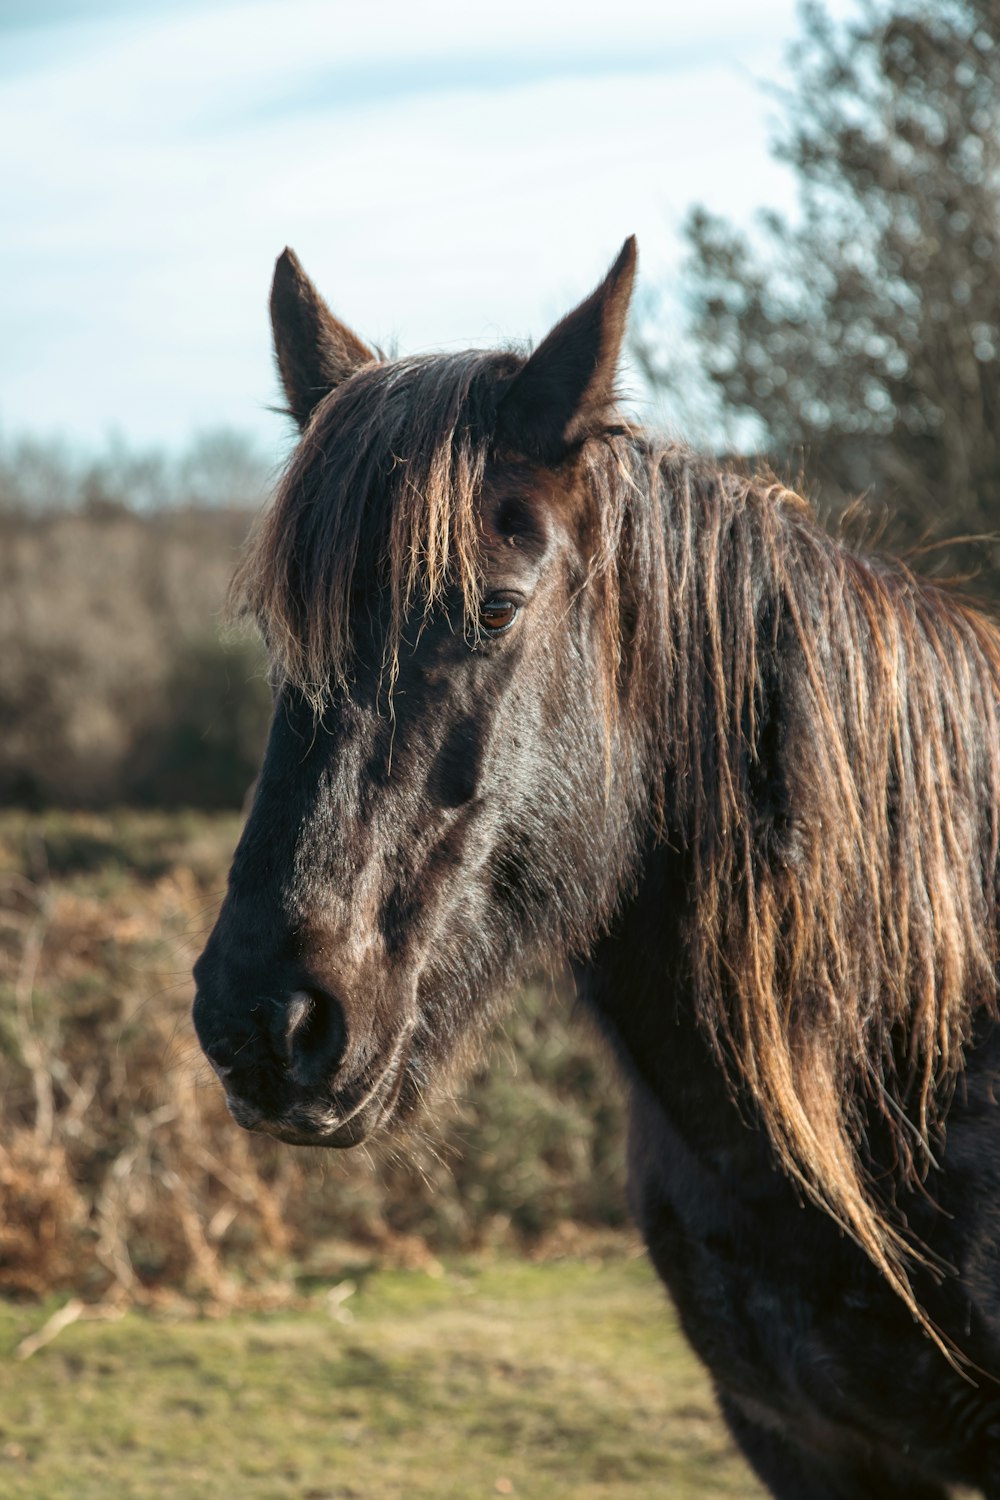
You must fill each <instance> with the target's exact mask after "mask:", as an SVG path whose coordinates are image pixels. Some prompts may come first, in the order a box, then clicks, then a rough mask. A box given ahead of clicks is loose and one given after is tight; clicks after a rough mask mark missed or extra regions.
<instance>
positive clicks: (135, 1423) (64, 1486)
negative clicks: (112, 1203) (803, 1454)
mask: <svg viewBox="0 0 1000 1500" xmlns="http://www.w3.org/2000/svg"><path fill="white" fill-rule="evenodd" d="M55 1306H56V1304H55V1303H49V1304H47V1305H46V1306H45V1307H39V1306H38V1305H34V1306H28V1305H20V1306H19V1305H17V1304H11V1303H7V1304H2V1305H0V1495H2V1496H4V1497H5V1500H22V1497H23V1500H29V1497H30V1500H70V1497H72V1500H98V1497H100V1500H106V1497H107V1496H108V1495H113V1496H115V1497H116V1500H146V1497H150V1500H152V1497H153V1496H155V1497H157V1500H191V1496H193V1495H198V1494H210V1493H222V1494H237V1495H239V1496H240V1497H241V1500H286V1497H288V1500H291V1497H295V1500H404V1497H405V1500H432V1497H433V1500H475V1497H477V1496H482V1497H484V1500H485V1497H490V1496H496V1495H512V1496H523V1497H531V1500H611V1497H621V1496H625V1495H628V1496H629V1497H631V1500H647V1497H648V1500H653V1497H654V1496H655V1497H657V1500H663V1497H664V1496H670V1497H671V1500H693V1497H694V1496H698V1497H700V1500H712V1497H720V1500H721V1497H724V1496H728V1497H737V1496H738V1497H742V1500H752V1497H759V1496H760V1495H761V1491H760V1490H759V1489H758V1488H757V1486H755V1484H754V1483H753V1481H752V1480H751V1478H750V1477H749V1475H748V1473H747V1470H746V1468H745V1466H744V1465H743V1464H742V1462H741V1461H740V1459H739V1458H738V1457H737V1455H736V1454H735V1452H734V1450H733V1448H732V1446H731V1444H730V1443H729V1441H728V1439H727V1436H726V1434H725V1431H724V1429H723V1428H722V1425H721V1423H720V1420H719V1418H718V1415H717V1412H716V1409H715V1404H714V1401H713V1398H712V1394H711V1389H710V1387H709V1384H708V1381H707V1379H706V1377H705V1375H704V1373H703V1372H702V1370H701V1369H700V1367H699V1366H698V1365H697V1363H696V1362H695V1360H694V1359H693V1357H692V1356H691V1354H690V1353H689V1351H688V1350H687V1348H686V1346H685V1345H684V1343H683V1341H682V1340H681V1338H680V1336H679V1334H678V1332H677V1327H676V1322H675V1320H674V1318H673V1316H672V1313H671V1312H670V1309H669V1307H668V1305H667V1303H666V1301H665V1298H664V1296H663V1293H662V1291H661V1289H660V1287H659V1286H658V1285H657V1283H656V1281H655V1278H654V1277H653V1274H652V1272H651V1271H650V1269H649V1267H648V1265H647V1264H646V1262H645V1261H644V1260H643V1259H642V1258H641V1256H639V1255H638V1254H623V1255H621V1256H619V1257H617V1258H612V1259H608V1258H607V1257H604V1258H602V1259H601V1260H600V1261H598V1260H596V1259H592V1260H589V1261H587V1260H583V1261H581V1260H570V1261H550V1262H547V1263H544V1264H531V1263H529V1262H525V1261H517V1260H512V1259H498V1260H492V1261H484V1260H482V1259H480V1260H478V1261H471V1260H470V1261H465V1262H456V1263H453V1264H449V1265H448V1266H447V1267H445V1268H440V1269H439V1268H435V1269H434V1270H433V1271H432V1272H428V1271H426V1270H424V1271H387V1270H377V1271H371V1272H362V1273H360V1274H358V1275H357V1276H356V1277H355V1278H353V1279H352V1278H345V1279H343V1280H341V1281H340V1282H339V1283H336V1284H334V1285H325V1286H317V1287H313V1288H311V1289H310V1290H309V1291H308V1292H307V1294H306V1295H305V1296H304V1297H303V1298H302V1299H300V1302H299V1305H297V1306H296V1307H295V1308H294V1309H292V1310H289V1309H287V1308H285V1309H283V1310H280V1311H277V1312H273V1313H261V1314H252V1313H246V1312H241V1313H236V1314H232V1313H231V1314H229V1315H227V1316H224V1317H217V1318H213V1317H192V1316H191V1315H190V1314H188V1315H186V1316H183V1317H171V1316H169V1315H165V1314H163V1313H160V1314H159V1315H156V1316H152V1315H150V1314H149V1313H139V1312H136V1311H132V1312H129V1313H127V1314H126V1315H125V1316H123V1317H122V1318H120V1319H119V1320H117V1321H113V1320H107V1321H98V1320H90V1319H86V1320H81V1321H78V1322H76V1323H75V1324H73V1325H72V1326H70V1327H68V1328H66V1329H64V1331H63V1332H61V1333H60V1334H59V1336H58V1337H57V1338H55V1339H54V1340H53V1341H52V1342H51V1343H49V1344H48V1345H46V1346H45V1347H43V1348H41V1349H39V1350H38V1351H37V1352H36V1353H34V1354H33V1355H32V1356H31V1357H30V1358H29V1359H27V1360H23V1359H22V1360H19V1359H17V1357H16V1351H17V1349H18V1346H19V1345H22V1344H23V1340H24V1339H25V1338H26V1337H27V1336H29V1335H30V1334H31V1333H32V1332H34V1331H37V1330H38V1329H39V1328H40V1327H41V1326H42V1325H43V1324H44V1323H45V1321H46V1318H47V1317H48V1316H49V1315H51V1313H52V1311H53V1309H54V1307H55Z"/></svg>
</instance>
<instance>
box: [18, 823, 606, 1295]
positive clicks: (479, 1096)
mask: <svg viewBox="0 0 1000 1500" xmlns="http://www.w3.org/2000/svg"><path fill="white" fill-rule="evenodd" d="M236 832H237V818H236V817H235V816H231V815H230V816H215V817H208V816H206V815H203V814H201V815H196V814H186V815H167V814H163V813H135V812H128V813H115V814H96V813H91V814H86V813H75V814H65V813H59V812H50V813H48V814H44V815H38V814H36V815H27V814H24V813H16V812H10V813H7V814H6V815H4V816H3V817H2V818H0V872H2V874H0V1098H2V1105H0V1109H2V1119H3V1127H2V1131H0V1290H2V1291H5V1292H7V1293H16V1294H28V1295H38V1294H41V1293H44V1292H47V1291H48V1290H49V1289H52V1288H59V1287H62V1288H72V1289H74V1290H75V1291H76V1292H78V1293H79V1294H82V1295H83V1296H84V1297H85V1298H88V1299H98V1300H99V1299H107V1298H108V1297H109V1296H110V1297H112V1298H115V1297H119V1298H123V1299H127V1300H132V1301H139V1302H144V1301H149V1300H150V1299H153V1300H156V1299H157V1298H159V1297H162V1295H164V1294H165V1293H169V1294H170V1295H173V1294H175V1293H182V1294H185V1295H188V1296H193V1297H197V1298H207V1299H209V1300H215V1301H218V1302H230V1301H236V1300H239V1299H241V1298H250V1299H252V1300H254V1299H259V1298H260V1297H262V1296H263V1297H264V1298H265V1299H266V1298H267V1297H269V1296H271V1295H277V1296H283V1295H285V1292H286V1291H287V1289H288V1287H289V1286H290V1285H291V1282H292V1280H293V1279H294V1276H295V1275H296V1274H297V1273H299V1274H301V1273H302V1272H307V1273H308V1272H313V1273H315V1274H329V1273H331V1272H336V1271H337V1269H338V1267H339V1266H340V1265H341V1264H342V1263H343V1262H344V1261H345V1259H346V1260H347V1261H352V1260H356V1259H357V1256H358V1254H359V1252H360V1253H362V1254H363V1255H365V1256H367V1257H369V1258H371V1257H374V1256H376V1255H377V1256H379V1257H381V1258H382V1259H386V1258H388V1259H389V1260H390V1261H402V1262H404V1263H408V1262H415V1263H421V1262H424V1261H426V1260H427V1259H428V1258H429V1257H431V1256H432V1255H436V1254H438V1253H440V1252H442V1251H446V1250H455V1249H460V1248H470V1247H474V1246H477V1245H482V1244H484V1243H489V1244H494V1245H498V1244H502V1245H508V1246H517V1247H519V1248H530V1249H534V1250H539V1249H542V1248H544V1247H545V1246H546V1245H548V1246H550V1247H551V1245H552V1244H553V1243H556V1244H561V1243H565V1242H567V1240H569V1241H572V1240H573V1239H574V1237H575V1236H578V1235H579V1234H581V1233H583V1232H584V1231H590V1232H593V1231H595V1230H601V1229H605V1230H606V1229H609V1228H614V1227H616V1226H619V1225H620V1224H621V1222H622V1218H623V1206H622V1200H621V1187H620V1183H621V1175H622V1174H621V1111H620V1105H619V1102H618V1095H617V1091H616V1088H615V1085H614V1084H613V1082H612V1081H611V1080H609V1079H608V1078H607V1077H605V1076H603V1075H602V1074H601V1073H600V1072H599V1071H598V1070H597V1065H596V1064H595V1062H594V1061H593V1059H592V1056H591V1053H590V1050H589V1048H588V1045H587V1039H586V1037H585V1036H584V1034H583V1033H582V1031H581V1029H580V1028H578V1027H574V1028H573V1029H572V1031H567V1029H566V1027H565V1019H566V1018H565V1016H564V1014H563V1012H562V1010H561V1008H559V1007H558V1006H556V1004H555V1002H553V1001H552V1000H551V999H550V998H549V997H547V996H545V995H542V994H541V993H538V994H529V995H528V996H527V997H525V1002H524V1004H523V1006H522V1007H521V1008H520V1010H519V1011H518V1012H517V1013H516V1015H515V1017H514V1019H513V1020H512V1021H511V1022H510V1024H509V1026H508V1029H507V1033H506V1040H505V1041H504V1042H501V1043H500V1045H499V1046H498V1047H497V1048H495V1049H494V1056H493V1059H492V1065H491V1066H490V1067H488V1068H486V1067H484V1068H483V1069H482V1070H481V1071H480V1073H479V1074H478V1075H477V1076H476V1077H474V1078H473V1079H472V1081H471V1082H470V1084H469V1086H468V1090H467V1094H466V1096H465V1097H464V1099H462V1100H461V1101H451V1103H450V1105H449V1106H448V1107H447V1108H446V1109H445V1110H444V1111H443V1113H442V1115H441V1117H440V1119H439V1121H438V1123H437V1124H436V1125H435V1126H434V1127H433V1131H432V1133H424V1134H420V1135H417V1136H415V1137H414V1138H413V1139H411V1140H409V1141H407V1142H406V1143H405V1145H404V1146H402V1147H400V1146H394V1147H389V1148H386V1149H383V1150H382V1151H381V1152H380V1153H379V1154H378V1160H377V1162H376V1161H375V1160H374V1158H373V1157H372V1156H371V1155H369V1154H366V1153H364V1152H361V1153H350V1154H347V1155H340V1154H336V1155H332V1154H330V1153H322V1152H319V1151H316V1152H312V1151H295V1150H290V1149H288V1148H287V1147H283V1146H278V1145H275V1144H273V1143H268V1142H267V1141H265V1140H263V1139H258V1138H254V1137H250V1136H248V1135H246V1134H244V1133H243V1132H241V1131H239V1130H237V1129H236V1128H235V1126H234V1125H233V1124H232V1122H231V1121H230V1119H229V1117H228V1115H227V1112H226V1110H225V1106H224V1104H223V1101H222V1096H221V1091H220V1090H219V1088H218V1086H217V1085H216V1084H215V1082H214V1080H213V1079H212V1077H211V1075H210V1073H209V1070H208V1069H207V1067H206V1066H205V1064H204V1063H203V1061H202V1060H201V1058H200V1054H199V1053H198V1051H197V1047H196V1044H195V1041H194V1037H193V1033H192V1031H191V1027H190V1022H189V1018H188V1013H189V1007H190V1003H191V998H192V995H191V981H190V977H189V976H190V967H191V963H192V961H193V959H194V957H195V956H196V954H197V952H198V949H199V947H200V944H201V942H202V940H203V936H204V934H205V932H206V931H207V928H208V926H209V925H210V923H211V921H212V918H213V915H214V911H215V907H216V904H217V902H218V900H219V897H220V895H221V890H222V885H223V882H224V873H225V866H226V860H227V858H228V854H229V851H230V849H231V847H232V844H233V841H234V839H235V836H236ZM426 1129H427V1131H431V1127H429V1126H428V1127H426Z"/></svg>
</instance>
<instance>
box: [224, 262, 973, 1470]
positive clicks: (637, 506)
mask: <svg viewBox="0 0 1000 1500" xmlns="http://www.w3.org/2000/svg"><path fill="white" fill-rule="evenodd" d="M633 268H634V246H631V245H626V247H625V249H624V251H623V253H622V255H621V256H620V257H619V260H618V262H617V263H616V265H615V266H614V267H613V268H612V271H611V273H610V275H609V276H608V278H607V279H606V281H605V282H604V283H603V284H602V285H601V286H600V287H599V288H598V289H597V291H596V292H595V293H594V294H593V296H592V297H590V298H589V299H587V301H586V302H585V303H583V304H581V306H580V308H578V309H577V310H576V311H575V312H574V313H572V314H570V315H569V317H568V318H566V319H564V320H563V322H562V323H561V324H560V325H558V326H557V328H556V329H554V330H553V332H552V333H551V334H550V335H549V338H548V339H547V340H546V341H545V342H544V343H543V344H542V345H541V346H540V347H539V349H538V350H536V351H535V353H534V354H533V355H532V356H531V357H530V358H528V359H527V360H525V359H524V358H523V357H521V356H518V355H515V354H510V353H501V354H497V355H479V354H469V355H459V356H455V355H453V356H441V357H436V358H427V359H423V360H410V361H405V360H404V361H397V362H395V363H388V364H387V363H383V362H380V361H378V360H376V358H375V356H374V355H372V354H371V352H370V351H369V350H367V349H366V347H365V346H364V345H363V344H362V343H361V341H360V340H358V339H357V338H356V336H355V335H353V334H351V333H350V332H349V331H348V330H346V329H345V328H344V327H343V325H341V324H339V323H338V322H337V320H336V319H334V318H333V316H332V314H330V313H329V311H328V310H327V309H326V307H325V305H324V304H323V303H322V302H321V300H320V299H319V297H318V295H317V294H316V292H315V290H314V289H313V287H312V285H311V283H309V282H308V280H307V279H306V278H305V277H304V275H303V273H302V272H301V270H300V268H299V267H298V265H297V262H295V261H294V258H292V257H290V256H289V255H288V254H287V253H286V256H285V257H283V258H282V260H281V261H279V265H278V270H277V272H276V277H275V286H274V292H273V296H272V315H273V319H274V326H275V340H276V349H277V354H278V362H279V367H280V370H281V374H282V378H283V381H284V384H285V388H286V391H287V394H288V400H289V407H290V410H291V411H292V413H293V414H294V415H295V416H296V418H297V420H298V421H299V424H300V426H301V427H302V428H303V433H304V436H303V442H302V443H301V444H300V447H299V449H298V451H297V453H296V455H295V457H294V458H293V461H292V464H291V466H290V468H289V471H288V474H287V475H286V477H285V480H284V481H283V484H282V486H281V488H280V490H279V493H278V496H277V499H276V502H275V504H274V506H273V508H272V510H271V511H270V513H269V514H268V516H267V517H266V518H265V521H264V524H263V529H262V531H261V532H260V534H259V535H258V537H257V539H256V540H255V541H254V542H253V543H252V545H251V548H250V551H249V553H248V556H247V560H246V562H245V563H244V565H243V568H242V571H241V574H240V577H239V579H238V588H239V591H240V594H241V597H242V599H243V601H244V602H245V605H246V607H247V608H248V610H249V611H250V612H251V613H252V614H253V615H254V616H255V617H256V618H257V620H258V621H259V623H260V625H261V628H262V630H263V632H264V634H265V638H266V639H267V642H268V645H269V649H270V652H271V656H272V662H273V667H274V672H275V690H276V711H275V718H274V723H273V726H272V731H271V738H270V742H269V746H268V751H267V755H266V758H265V762H264V766H263V769H262V772H261V776H260V779H259V783H258V787H257V792H256V796H255V801H254V806H253V809H252V811H251V815H250V818H249V820H248V824H247V827H246V829H245V831H244V834H243V837H242V839H241V841H240V845H239V848H238V849H237V852H236V855H235V858H234V862H233V867H232V871H231V874H230V883H229V890H228V894H227V897H226V901H225V903H224V906H223V910H222V913H221V915H220V918H219V921H218V923H217V925H216V928H215V930H214V932H213V934H212V936H211V938H210V940H209V943H208V945H207V947H206V950H205V953H204V954H203V955H202V957H201V959H200V960H199V963H198V965H197V967H196V979H197V984H198V995H197V998H196V1003H195V1021H196V1026H197V1029H198V1033H199V1036H200V1039H201V1041H202V1045H203V1046H204V1048H205V1051H206V1053H207V1055H208V1057H209V1058H210V1060H211V1061H212V1063H213V1066H214V1067H215V1068H216V1071H217V1072H218V1074H219V1076H220V1077H221V1079H222V1080H223V1083H224V1085H225V1087H226V1091H227V1096H228V1098H229V1103H230V1108H231V1110H232V1112H233V1114H234V1117H235V1118H236V1119H237V1121H238V1122H239V1123H241V1124H243V1125H244V1126H246V1127H247V1128H250V1129H257V1130H264V1131H267V1132H269V1133H271V1134H273V1135H276V1136H278V1137H279V1138H281V1139H284V1140H287V1141H289V1142H291V1143H296V1144H299V1143H301V1144H309V1143H313V1144H325V1145H330V1146H349V1145H353V1144H355V1143H356V1142H358V1141H359V1140H362V1139H364V1138H365V1137H366V1136H367V1135H368V1134H370V1133H371V1132H372V1131H373V1130H376V1129H381V1128H385V1127H387V1126H390V1125H392V1124H394V1123H396V1122H401V1121H405V1120H406V1119H407V1118H408V1117H409V1116H411V1115H412V1114H414V1113H415V1112H416V1111H417V1110H418V1109H419V1108H420V1107H421V1105H422V1101H423V1097H424V1095H425V1093H426V1092H427V1090H428V1089H430V1088H431V1087H432V1086H433V1084H434V1082H435V1080H436V1079H437V1078H438V1077H439V1076H440V1075H441V1074H442V1073H443V1072H444V1071H445V1069H447V1068H448V1067H452V1066H455V1065H456V1059H457V1060H460V1059H461V1058H462V1056H463V1053H464V1051H465V1050H466V1048H467V1044H468V1043H469V1041H470V1040H472V1039H474V1038H475V1037H476V1036H477V1035H479V1034H480V1033H481V1032H482V1031H483V1029H484V1026H485V1024H486V1022H487V1021H488V1019H489V1018H490V1016H491V1015H493V1014H494V1013H495V1010H496V1007H497V1003H498V1000H499V998H500V996H502V994H503V992H504V991H505V990H507V989H509V988H510V987H511V985H512V984H513V983H515V982H516V981H517V980H518V979H520V978H522V977H524V976H525V975H526V974H527V973H529V972H530V971H531V970H532V969H534V968H536V967H538V966H539V965H543V966H544V965H546V964H554V963H563V962H565V961H566V960H567V959H568V960H569V961H570V962H571V964H572V965H573V968H574V971H575V974H576V979H577V984H578V989H579V992H580V995H581V997H582V999H583V1001H584V1003H585V1004H586V1005H587V1006H588V1007H589V1009H590V1010H591V1012H592V1013H593V1014H594V1016H595V1017H596V1018H597V1019H598V1021H599V1023H600V1026H601V1028H602V1030H603V1032H604V1034H605V1035H606V1037H607V1039H608V1041H609V1043H610V1045H611V1046H612V1047H613V1048H614V1050H615V1052H616V1054H617V1056H618V1058H619V1061H620V1063H621V1066H622V1069H623V1072H624V1075H625V1078H626V1080H627V1083H628V1087H629V1094H630V1105H631V1138H630V1139H631V1144H630V1196H631V1200H632V1204H633V1209H634V1213H635V1217H636V1219H637V1221H638V1223H639V1225H640V1227H641V1229H642V1232H643V1234H644V1236H645V1240H646V1243H647V1245H648V1247H649V1251H650V1254H651V1257H652V1259H653V1261H654V1264H655V1265H656V1267H657V1270H658V1271H659V1273H660V1275H661V1276H662V1278H663V1280H664V1281H665V1282H666V1284H667V1285H668V1287H669V1288H670V1290H671V1292H672V1295H673V1297H674V1300H675V1302H676V1304H677V1307H678V1310H679V1314H680V1317H681V1320H682V1324H683V1326H684V1329H685V1332H686V1334H687V1336H688V1338H689V1339H690V1341H691V1343H692V1345H693V1346H694V1348H695V1349H696V1351H697V1352H698V1354H699V1355H700V1357H701V1358H702V1359H703V1361H704V1362H705V1364H706V1365H707V1366H708V1368H709V1370H710V1371H711V1373H712V1376H713V1378H714V1380H715V1383H716V1387H717V1390H718V1393H719V1397H720V1402H721V1405H722V1409H723V1412H724V1414H725V1416H726V1419H727V1421H728V1423H729V1425H730V1428H731V1430H732V1431H733V1433H734V1435H735V1437H736V1438H737V1440H738V1442H739V1443H740V1445H741V1447H742V1448H743V1450H744V1452H745V1453H746V1455H747V1457H748V1458H749V1460H750V1462H751V1463H752V1464H753V1465H754V1467H755V1468H756V1470H757V1472H758V1473H759V1474H760V1475H761V1477H762V1478H763V1480H764V1481H765V1483H767V1484H768V1485H769V1486H770V1488H771V1490H772V1492H773V1493H774V1494H775V1495H776V1496H778V1497H779V1500H795V1497H800V1496H801V1497H806V1496H810V1497H820V1500H823V1497H826V1496H829V1497H831V1500H833V1497H835V1496H841V1497H844V1500H851V1497H855V1500H866V1497H872V1500H874V1497H876V1496H879V1497H881V1496H889V1495H897V1496H903V1497H910V1500H936V1497H940V1496H941V1495H943V1493H944V1490H943V1486H944V1485H946V1484H948V1483H955V1482H964V1483H968V1484H973V1485H976V1486H978V1487H980V1488H981V1489H983V1490H984V1491H985V1493H986V1494H987V1495H988V1496H992V1497H996V1500H1000V1384H998V1380H1000V1259H998V1256H1000V1252H998V1243H1000V1236H998V1233H997V1231H998V1230H1000V1208H998V1206H997V1205H998V1204H1000V1194H998V1189H1000V1108H998V1105H997V1103H996V1101H995V1098H994V1091H995V1083H996V1080H997V1073H998V1068H1000V1030H998V1029H997V1028H996V1024H995V1014H996V993H995V991H996V973H997V914H996V893H997V869H998V843H1000V636H998V634H997V632H996V630H995V629H994V627H993V626H992V625H990V624H989V623H988V622H987V621H986V620H985V619H984V618H983V617H981V616H980V615H978V614H977V613H976V612H975V610H973V609H972V608H971V607H969V606H968V605H967V604H965V603H963V601H962V600H961V599H960V598H957V597H954V596H951V595H948V594H947V593H945V592H944V591H942V590H940V589H935V588H933V587H931V586H929V585H924V584H920V583H918V582H917V581H916V580H914V579H913V578H912V577H911V576H910V575H909V574H908V573H907V572H906V570H905V569H903V568H901V567H899V566H897V565H893V564H890V563H885V564H883V563H880V562H878V561H872V560H870V559H866V558H864V557H862V556H860V555H856V554H854V553H852V552H850V551H849V550H848V549H846V548H844V547H842V546H841V545H840V544H839V543H837V542H835V541H834V540H832V539H831V538H829V537H828V536H826V535H825V534H824V533H823V532H822V530H821V529H820V528H819V527H818V526H817V525H816V523H815V522H814V521H813V519H812V518H811V516H810V515H809V513H808V510H807V508H806V507H805V506H804V505H803V503H802V502H801V501H800V500H798V498H797V497H796V496H794V495H790V494H789V493H788V492H786V491H783V490H782V489H781V488H780V487H779V486H775V485H773V484H766V483H761V482H756V481H752V480H749V479H747V478H745V477H741V476H739V475H733V474H729V475H727V474H724V473H721V472H720V471H718V470H716V469H714V468H713V467H712V466H710V465H705V464H702V463H699V462H698V461H696V460H694V459H692V458H691V457H690V456H689V455H687V454H685V453H683V452H682V451H681V450H678V449H674V448H670V447H664V446H663V445H658V444H656V443H655V442H653V441H651V440H650V439H649V438H648V437H647V436H646V435H645V434H644V433H642V432H641V431H638V430H635V429H632V428H629V427H628V426H627V425H626V424H624V423H623V422H622V421H621V419H620V417H619V416H618V415H617V414H616V411H615V407H614V378H615V369H616V364H617V357H618V350H619V345H620V342H621V338H622V333H623V330H624V324H625V316H626V312H627V306H628V298H629V293H630V288H631V280H632V272H633ZM945 1127H946V1128H945Z"/></svg>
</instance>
